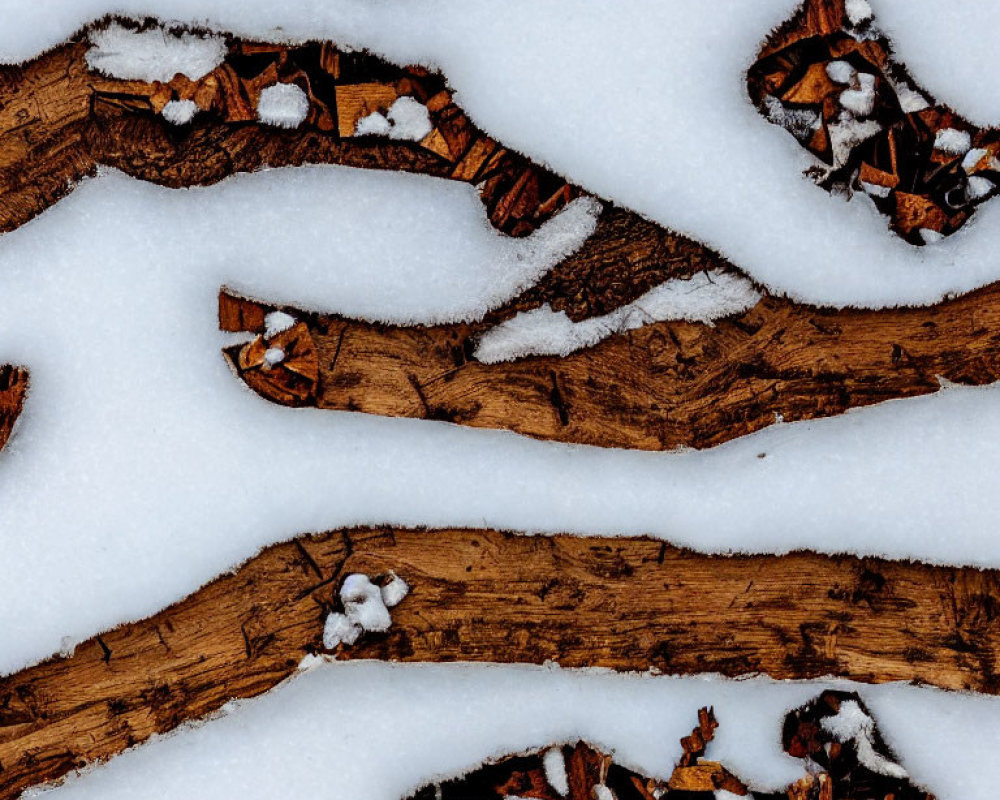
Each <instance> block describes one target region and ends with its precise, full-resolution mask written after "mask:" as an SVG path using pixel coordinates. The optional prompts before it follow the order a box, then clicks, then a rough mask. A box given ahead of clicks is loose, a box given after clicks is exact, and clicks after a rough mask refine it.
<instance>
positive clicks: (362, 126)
mask: <svg viewBox="0 0 1000 800" xmlns="http://www.w3.org/2000/svg"><path fill="white" fill-rule="evenodd" d="M391 130H392V123H391V122H389V120H388V119H386V116H385V114H382V113H381V112H379V111H373V112H372V113H371V114H368V115H367V116H364V117H362V118H361V119H359V120H358V124H357V125H355V126H354V135H355V136H388V135H389V131H391Z"/></svg>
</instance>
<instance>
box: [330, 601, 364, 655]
mask: <svg viewBox="0 0 1000 800" xmlns="http://www.w3.org/2000/svg"><path fill="white" fill-rule="evenodd" d="M363 632H364V629H363V628H362V627H361V626H360V625H358V624H357V623H356V622H352V621H351V620H349V619H348V618H347V615H346V614H341V613H340V612H339V611H338V612H335V613H333V614H328V615H327V617H326V622H325V623H324V625H323V647H325V648H326V649H327V650H333V649H334V648H335V647H337V645H339V644H346V645H348V646H350V645H352V644H354V643H355V642H356V641H357V640H358V639H359V638H360V637H361V634H362V633H363Z"/></svg>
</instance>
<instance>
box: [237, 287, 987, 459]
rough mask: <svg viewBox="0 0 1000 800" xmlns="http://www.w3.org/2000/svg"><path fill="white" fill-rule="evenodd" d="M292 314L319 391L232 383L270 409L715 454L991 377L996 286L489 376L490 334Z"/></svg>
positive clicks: (673, 333) (657, 329)
mask: <svg viewBox="0 0 1000 800" xmlns="http://www.w3.org/2000/svg"><path fill="white" fill-rule="evenodd" d="M265 310H266V309H264V308H263V307H260V306H257V305H256V304H253V303H246V302H243V301H240V300H237V299H233V298H232V297H230V296H227V295H223V296H222V297H221V299H220V321H221V324H222V327H223V328H224V329H226V330H251V331H255V332H261V331H263V327H264V326H263V315H264V311H265ZM291 311H292V313H294V314H297V315H298V316H299V317H300V318H301V319H303V320H304V321H305V323H306V325H307V326H308V331H309V337H308V338H309V346H310V347H311V348H312V353H313V356H312V357H313V358H315V360H316V363H315V369H316V374H317V379H316V380H315V381H314V382H301V381H300V382H299V383H298V384H297V386H298V388H299V392H298V394H297V395H296V396H295V398H294V399H291V398H289V397H288V395H287V387H288V380H286V377H287V376H285V374H284V371H283V369H281V368H279V369H277V370H269V371H267V372H266V373H261V371H260V370H256V369H239V368H238V369H237V371H238V372H239V373H240V374H241V376H242V377H243V379H244V380H245V381H246V382H247V383H248V385H250V386H251V387H252V388H254V389H255V390H256V391H257V392H259V393H260V394H262V395H264V396H265V397H269V398H270V399H272V400H275V401H276V402H287V403H292V404H296V405H316V406H319V407H321V408H330V409H343V410H350V411H362V412H366V413H371V414H384V415H389V416H402V417H417V418H424V419H434V420H445V421H448V422H454V423H458V424H461V425H470V426H474V427H485V428H507V429H510V430H514V431H517V432H518V433H522V434H526V435H528V436H534V437H537V438H540V439H551V440H555V441H561V442H573V443H582V444H591V445H600V446H604V447H628V448H640V449H645V450H661V449H669V448H672V447H678V446H686V447H695V448H703V447H710V446H713V445H716V444H720V443H722V442H725V441H728V440H730V439H734V438H736V437H738V436H743V435H745V434H748V433H752V432H754V431H757V430H760V429H762V428H765V427H767V426H769V425H771V424H773V423H774V422H775V420H776V419H779V418H780V419H783V420H785V421H788V422H791V421H796V420H804V419H815V418H819V417H829V416H833V415H836V414H840V413H842V412H844V411H846V410H848V409H851V408H856V407H859V406H866V405H871V404H873V403H878V402H880V401H883V400H888V399H891V398H898V397H914V396H917V395H924V394H929V393H931V392H935V391H938V390H939V389H940V388H941V386H942V382H943V381H950V382H953V383H958V384H965V385H973V386H978V385H983V384H987V383H992V382H994V381H996V380H998V379H1000V333H998V331H1000V286H997V285H994V286H990V287H988V288H986V289H982V290H980V291H977V292H974V293H972V294H970V295H967V296H965V297H961V298H958V299H955V300H951V301H948V302H945V303H942V304H940V305H938V306H935V307H933V308H922V309H895V310H886V311H858V310H851V309H845V310H840V311H833V310H828V309H816V308H811V307H809V306H803V305H800V304H797V303H793V302H790V301H788V300H783V299H776V298H773V297H766V298H764V299H763V300H762V301H761V302H760V303H758V305H757V306H756V307H754V308H753V309H751V310H750V311H748V312H746V313H745V314H742V315H739V316H737V317H733V318H731V319H727V320H720V321H719V322H717V323H716V324H715V326H714V327H710V326H707V325H701V324H696V323H687V322H658V323H655V324H651V325H646V326H645V327H643V328H641V329H639V330H636V331H632V332H630V333H628V334H624V335H617V336H614V337H611V338H609V339H606V340H605V341H603V342H601V343H599V344H597V345H595V346H594V347H591V348H588V349H586V350H581V351H579V352H576V353H572V354H570V355H569V356H566V357H564V358H556V357H534V358H525V359H521V360H519V361H514V362H504V363H499V364H483V363H480V362H478V361H475V360H473V359H472V358H471V356H470V352H471V351H472V349H473V346H474V342H475V340H476V337H477V336H478V335H480V334H481V333H482V331H484V330H485V329H486V324H485V323H480V324H471V325H469V324H462V325H448V326H438V327H406V328H404V327H394V326H386V325H374V324H368V323H364V322H358V321H354V320H348V319H344V318H341V317H329V316H319V317H316V316H310V315H304V314H300V313H299V312H296V311H295V310H294V309H292V310H291ZM290 352H292V351H290ZM232 357H233V359H234V361H235V358H236V353H233V354H232Z"/></svg>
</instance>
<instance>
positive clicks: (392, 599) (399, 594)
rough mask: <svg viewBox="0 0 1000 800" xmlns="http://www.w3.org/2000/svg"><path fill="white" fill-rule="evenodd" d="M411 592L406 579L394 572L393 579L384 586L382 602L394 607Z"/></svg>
mask: <svg viewBox="0 0 1000 800" xmlns="http://www.w3.org/2000/svg"><path fill="white" fill-rule="evenodd" d="M409 593H410V587H409V586H408V585H407V583H406V581H404V580H403V579H402V578H400V577H399V576H398V575H396V574H395V573H393V575H392V578H391V580H390V581H389V582H388V583H387V584H385V585H384V586H383V587H382V602H383V603H385V605H386V607H388V608H394V607H395V606H398V605H399V604H400V603H401V602H403V598H404V597H406V595H408V594H409Z"/></svg>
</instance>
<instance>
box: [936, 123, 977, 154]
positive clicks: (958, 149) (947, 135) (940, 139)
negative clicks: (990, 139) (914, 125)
mask: <svg viewBox="0 0 1000 800" xmlns="http://www.w3.org/2000/svg"><path fill="white" fill-rule="evenodd" d="M970 147H972V136H970V135H969V132H968V131H960V130H958V129H956V128H942V129H941V130H939V131H938V132H937V135H936V136H935V137H934V149H935V150H940V151H941V152H942V153H948V154H950V155H953V156H960V155H964V154H965V153H967V152H968V150H969V148H970Z"/></svg>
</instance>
